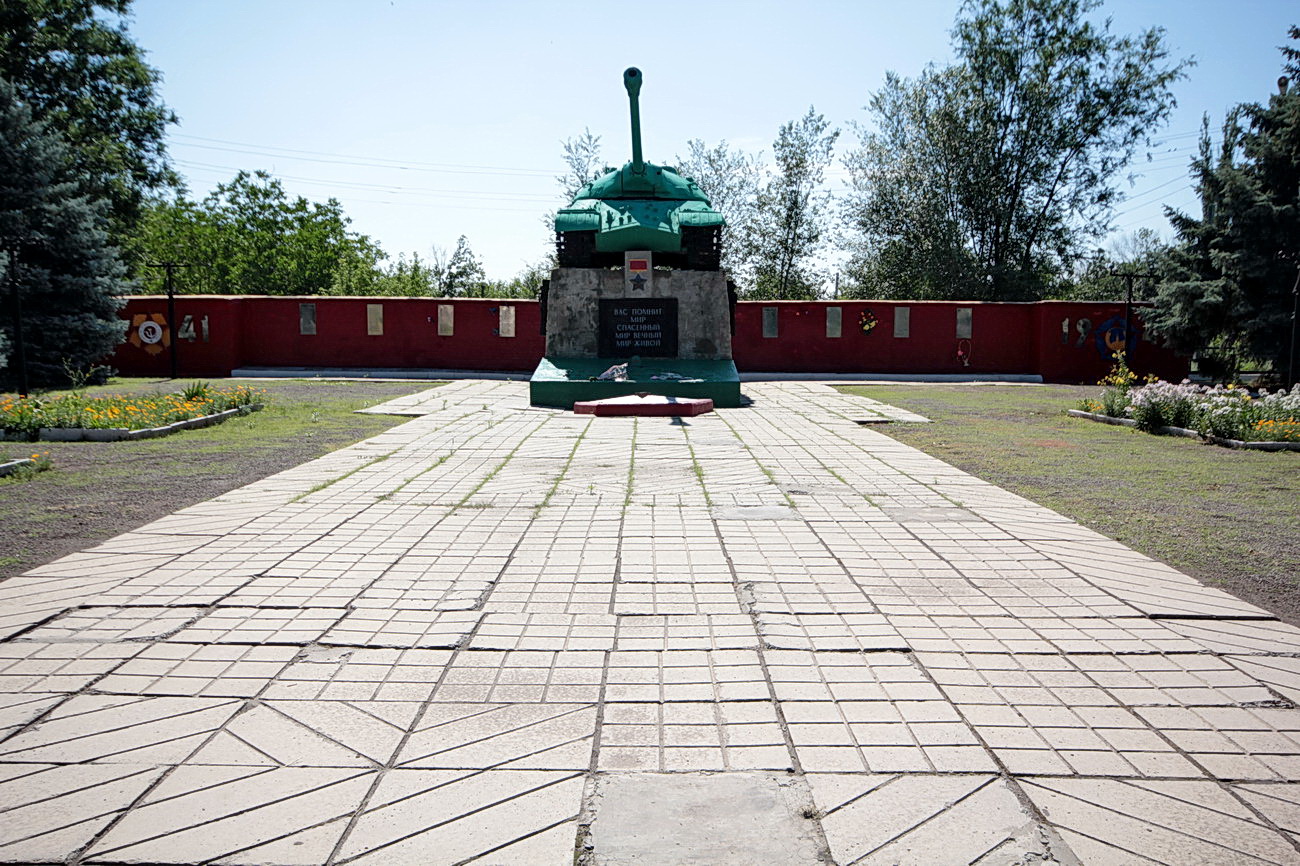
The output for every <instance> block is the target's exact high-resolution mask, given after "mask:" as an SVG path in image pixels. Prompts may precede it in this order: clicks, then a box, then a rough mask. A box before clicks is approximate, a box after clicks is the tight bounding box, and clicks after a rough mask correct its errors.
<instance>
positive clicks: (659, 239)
mask: <svg viewBox="0 0 1300 866" xmlns="http://www.w3.org/2000/svg"><path fill="white" fill-rule="evenodd" d="M643 77H644V76H642V74H641V70H639V69H637V68H636V67H635V66H633V67H630V68H628V69H627V70H625V71H624V72H623V86H624V88H626V90H627V98H628V109H629V112H630V114H631V118H632V160H631V162H628V163H627V164H626V165H624V166H623V167H622V168H620V169H617V170H615V171H611V172H609V173H607V174H605V175H604V176H603V177H600V178H597V179H596V180H594V181H592V182H591V183H589V184H587V185H586V186H584V187H583V188H582V189H580V190H578V194H577V195H575V196H574V197H573V201H572V202H570V204H569V206H568V207H565V208H561V209H560V211H559V212H558V213H557V214H556V215H555V239H556V244H555V245H556V254H557V257H558V259H559V264H560V267H562V268H591V267H607V266H611V265H621V264H622V263H623V253H624V252H626V251H628V250H650V251H651V252H653V253H654V254H655V263H656V264H660V265H670V266H673V267H678V268H685V269H688V270H707V271H716V270H718V268H719V266H720V263H721V255H722V248H721V233H722V227H723V226H724V225H725V224H726V221H725V220H724V219H723V218H722V214H720V213H718V212H717V211H715V210H714V209H713V208H712V206H711V205H710V202H709V199H708V196H706V195H705V194H704V192H703V191H701V190H700V188H699V187H698V186H696V184H695V181H693V180H691V179H690V178H688V177H683V176H682V175H680V174H678V173H677V171H676V170H674V169H671V168H669V167H667V166H661V165H655V164H654V163H650V162H646V161H645V160H644V157H643V155H642V152H641V104H640V93H641V83H642V80H643Z"/></svg>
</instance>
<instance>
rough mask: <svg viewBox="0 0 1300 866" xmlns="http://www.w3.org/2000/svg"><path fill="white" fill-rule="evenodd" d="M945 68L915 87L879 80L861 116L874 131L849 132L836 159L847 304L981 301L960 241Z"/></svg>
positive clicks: (980, 284) (955, 147)
mask: <svg viewBox="0 0 1300 866" xmlns="http://www.w3.org/2000/svg"><path fill="white" fill-rule="evenodd" d="M956 75H957V73H956V72H955V71H953V70H934V69H930V70H926V71H925V72H924V73H923V74H922V75H921V77H920V78H919V79H917V80H916V81H914V82H913V81H907V80H906V79H903V78H900V77H899V76H897V75H895V74H894V73H892V72H889V73H886V75H885V84H884V86H883V87H882V88H881V89H880V90H878V91H877V92H876V93H874V94H873V95H872V97H871V101H870V103H869V104H868V110H869V111H870V112H871V113H872V115H873V116H874V117H875V118H876V120H877V124H878V128H877V129H876V130H874V131H873V130H870V129H868V128H866V127H864V126H862V125H861V124H856V123H855V124H852V125H851V126H852V128H853V130H854V131H855V133H856V134H857V136H858V138H859V146H858V147H857V148H856V149H854V150H851V151H849V152H848V153H847V154H846V155H845V157H844V164H845V166H846V167H847V168H848V170H849V176H850V178H851V181H850V190H849V193H848V196H847V198H846V200H845V206H844V217H845V223H846V228H847V229H848V231H847V241H846V244H845V246H846V247H847V248H848V250H849V251H850V253H851V259H850V261H849V263H848V266H847V268H846V270H847V274H848V277H849V282H850V284H851V286H850V288H849V289H848V290H847V292H846V293H847V294H849V295H850V296H854V295H857V296H864V297H879V298H922V299H924V298H943V297H972V298H973V297H979V296H981V295H982V294H983V293H984V292H985V286H984V281H983V280H981V278H980V274H979V271H980V268H979V264H978V262H977V260H976V258H975V255H974V252H973V250H972V249H971V248H970V246H969V245H968V243H967V241H966V237H965V235H964V228H963V222H964V221H963V213H962V206H961V190H960V188H959V187H960V185H961V184H962V183H963V181H964V178H962V177H960V176H958V175H957V174H955V172H956V171H957V168H958V165H959V164H960V150H961V147H960V136H959V134H958V131H957V124H956V123H955V122H954V120H953V118H952V117H951V112H952V106H951V104H950V100H949V94H950V92H951V89H952V87H953V86H954V85H953V82H952V79H953V78H955V77H956Z"/></svg>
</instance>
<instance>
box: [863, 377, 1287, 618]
mask: <svg viewBox="0 0 1300 866" xmlns="http://www.w3.org/2000/svg"><path fill="white" fill-rule="evenodd" d="M841 390H843V391H845V392H847V393H850V394H860V395H862V396H865V397H870V398H871V399H873V400H880V401H882V402H885V403H890V404H892V405H895V406H899V407H902V408H905V409H911V410H912V411H914V412H918V413H920V414H922V415H924V416H926V417H927V418H930V419H931V420H932V421H934V422H935V423H934V424H890V425H887V426H883V427H879V428H875V429H878V430H880V431H881V432H883V433H886V434H888V435H890V436H892V437H894V438H895V439H898V440H899V441H901V442H905V443H907V444H908V445H912V446H915V447H916V448H919V449H920V450H922V451H925V452H926V453H928V454H931V455H934V456H935V457H938V458H940V459H942V460H944V461H946V462H948V463H951V464H952V465H954V466H957V467H958V468H960V469H963V470H965V471H967V472H970V473H971V474H973V475H976V476H978V477H980V478H983V479H985V480H987V481H991V482H993V483H994V484H998V485H1000V486H1002V487H1005V488H1007V489H1008V490H1011V491H1013V492H1015V493H1018V494H1020V495H1021V496H1024V497H1026V498H1027V499H1031V500H1033V501H1034V502H1037V503H1039V504H1041V505H1045V506H1047V507H1049V508H1051V509H1053V510H1055V511H1058V512H1060V513H1061V514H1065V515H1067V516H1069V517H1071V518H1073V519H1075V520H1077V521H1078V522H1080V523H1082V524H1084V525H1085V526H1088V527H1090V528H1092V529H1095V530H1096V531H1098V532H1100V533H1102V534H1103V535H1107V536H1109V537H1111V538H1114V539H1116V540H1118V541H1121V542H1123V543H1124V544H1127V545H1128V546H1130V547H1132V548H1134V549H1136V550H1139V551H1141V552H1142V553H1145V554H1147V555H1148V556H1151V557H1153V558H1155V559H1159V560H1161V561H1162V562H1166V563H1168V564H1170V565H1172V566H1174V567H1175V568H1177V569H1179V570H1181V571H1183V572H1186V573H1187V574H1190V575H1193V576H1194V577H1196V578H1198V579H1200V580H1201V581H1203V582H1205V583H1207V584H1210V585H1213V586H1218V587H1221V588H1223V589H1226V590H1227V591H1229V592H1232V593H1234V594H1235V595H1237V596H1239V597H1241V598H1243V599H1246V600H1247V601H1250V602H1252V603H1254V604H1257V605H1259V606H1260V607H1263V608H1266V609H1268V610H1270V611H1272V612H1273V613H1275V614H1276V615H1277V616H1279V617H1280V618H1282V619H1285V620H1287V621H1288V622H1291V623H1294V624H1297V625H1300V454H1297V453H1295V452H1281V453H1266V452H1260V451H1233V450H1230V449H1227V448H1219V447H1216V446H1213V445H1205V444H1202V443H1200V442H1197V441H1195V440H1191V439H1181V438H1172V437H1164V436H1152V435H1150V434H1146V433H1138V432H1136V431H1134V430H1130V429H1127V428H1123V427H1112V426H1108V425H1105V424H1097V423H1095V422H1091V421H1086V420H1083V419H1079V418H1071V417H1069V416H1067V415H1066V414H1065V411H1066V410H1067V409H1073V408H1075V407H1076V404H1077V402H1078V401H1079V399H1080V398H1082V397H1085V396H1087V397H1091V396H1095V395H1096V394H1097V393H1098V392H1099V391H1100V388H1098V387H1096V386H1092V387H1077V386H1065V385H1041V386H1025V385H939V384H916V385H913V384H909V385H879V386H877V385H851V386H844V387H842V388H841Z"/></svg>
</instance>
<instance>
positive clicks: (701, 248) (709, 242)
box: [682, 226, 722, 271]
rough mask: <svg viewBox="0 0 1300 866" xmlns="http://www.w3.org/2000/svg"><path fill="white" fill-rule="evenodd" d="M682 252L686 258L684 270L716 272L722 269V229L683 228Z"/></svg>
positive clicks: (713, 227)
mask: <svg viewBox="0 0 1300 866" xmlns="http://www.w3.org/2000/svg"><path fill="white" fill-rule="evenodd" d="M682 252H683V253H684V254H685V256H686V270H688V271H716V270H718V269H719V268H720V267H722V227H721V226H685V227H683V228H682Z"/></svg>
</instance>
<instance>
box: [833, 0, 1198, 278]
mask: <svg viewBox="0 0 1300 866" xmlns="http://www.w3.org/2000/svg"><path fill="white" fill-rule="evenodd" d="M1099 5H1100V0H968V2H967V3H966V4H965V5H964V6H963V7H962V11H961V13H960V14H959V16H958V19H957V22H956V25H955V27H954V29H953V41H954V49H955V53H956V57H957V60H956V62H955V63H954V64H953V65H951V66H949V67H946V68H931V69H928V70H927V71H926V72H925V73H923V74H922V75H921V77H920V78H918V79H917V80H915V81H908V80H905V79H900V78H897V77H896V76H891V77H890V78H889V79H887V80H886V84H885V89H884V90H883V91H882V92H881V93H879V94H876V96H875V97H873V99H872V101H871V103H870V105H869V111H870V112H871V114H872V115H873V117H874V119H875V120H876V122H877V128H876V129H874V130H869V131H868V130H861V131H860V139H861V140H860V146H859V148H858V150H857V151H856V152H855V153H854V154H853V155H852V156H851V158H850V159H849V160H848V167H849V169H850V172H851V177H852V185H853V190H854V194H853V195H852V196H850V197H849V208H848V211H847V214H846V215H847V217H848V220H849V222H850V224H851V225H852V227H853V228H854V229H855V230H856V231H857V232H858V233H859V236H860V246H859V260H858V262H857V263H856V270H857V272H858V273H859V274H861V275H862V276H863V278H864V281H865V282H866V285H865V286H864V287H863V288H864V289H865V290H866V291H868V292H870V291H871V290H872V289H873V288H875V287H876V286H877V285H879V286H881V287H882V288H884V289H885V290H886V291H892V290H893V288H894V287H896V286H904V287H907V286H915V287H916V290H917V291H915V292H914V294H917V295H918V296H923V297H962V296H964V297H971V298H985V299H1004V300H1014V299H1025V298H1034V297H1039V296H1041V295H1042V293H1043V292H1044V290H1045V289H1046V288H1047V287H1048V286H1049V285H1050V284H1051V282H1052V281H1053V280H1054V279H1056V278H1057V277H1059V276H1060V275H1061V274H1063V273H1066V272H1068V269H1069V266H1070V264H1071V262H1072V260H1073V259H1074V258H1075V257H1077V256H1078V255H1079V254H1080V253H1081V252H1082V250H1084V249H1086V248H1087V247H1088V246H1091V243H1092V242H1093V241H1094V240H1095V239H1096V238H1097V237H1099V236H1100V235H1102V234H1103V233H1104V232H1105V231H1106V230H1107V229H1108V228H1109V225H1110V216H1111V213H1112V208H1113V206H1114V205H1115V203H1116V202H1118V201H1119V200H1120V199H1119V193H1118V190H1117V189H1116V184H1117V181H1118V180H1119V178H1120V177H1121V175H1122V173H1123V171H1124V169H1125V168H1126V166H1127V165H1128V164H1129V163H1130V161H1131V159H1132V157H1133V156H1134V155H1135V154H1136V153H1137V151H1138V149H1139V148H1140V146H1141V145H1142V144H1143V143H1144V141H1145V140H1146V139H1147V136H1148V134H1149V133H1150V132H1151V131H1152V130H1153V129H1154V128H1156V127H1157V126H1158V125H1159V124H1161V123H1162V122H1163V121H1164V120H1165V119H1166V118H1167V117H1168V114H1169V111H1170V110H1171V108H1172V107H1173V105H1174V99H1173V95H1172V93H1171V91H1170V85H1171V84H1172V83H1173V82H1174V81H1175V80H1176V79H1178V78H1179V77H1181V76H1182V74H1183V70H1184V69H1185V68H1186V66H1187V61H1183V62H1170V61H1169V60H1168V51H1167V49H1166V47H1165V44H1164V34H1163V31H1162V30H1161V29H1160V28H1151V29H1149V30H1146V31H1143V32H1141V33H1139V34H1137V35H1136V36H1127V35H1117V34H1114V33H1112V32H1111V29H1110V22H1109V21H1104V22H1101V23H1096V22H1094V21H1093V20H1091V19H1090V14H1091V13H1092V12H1093V11H1094V10H1095V9H1096V8H1097V7H1098V6H1099ZM913 205H916V206H917V207H916V208H915V209H912V206H913Z"/></svg>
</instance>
